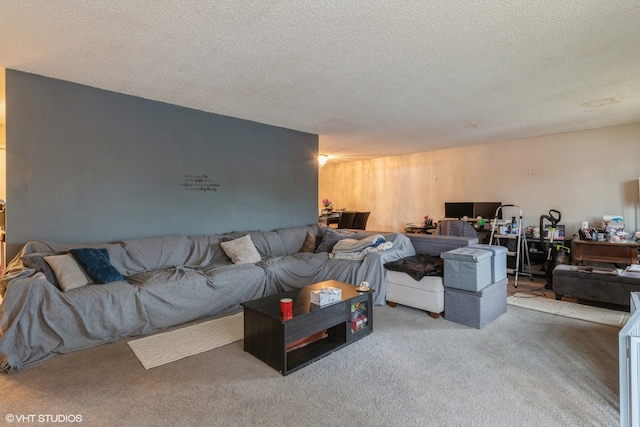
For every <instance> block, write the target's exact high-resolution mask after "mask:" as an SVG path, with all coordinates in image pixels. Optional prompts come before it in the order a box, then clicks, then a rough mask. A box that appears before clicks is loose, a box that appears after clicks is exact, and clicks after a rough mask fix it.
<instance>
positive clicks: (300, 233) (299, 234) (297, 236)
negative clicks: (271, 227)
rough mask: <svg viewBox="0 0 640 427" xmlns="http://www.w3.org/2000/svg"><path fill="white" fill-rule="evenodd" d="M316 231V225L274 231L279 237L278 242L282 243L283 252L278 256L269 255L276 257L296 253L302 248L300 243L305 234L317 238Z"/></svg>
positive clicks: (317, 231) (317, 232)
mask: <svg viewBox="0 0 640 427" xmlns="http://www.w3.org/2000/svg"><path fill="white" fill-rule="evenodd" d="M318 229H319V227H318V224H310V225H306V226H301V227H289V228H279V229H277V230H275V231H276V233H278V235H279V236H280V240H281V241H282V245H283V249H284V250H283V252H282V253H280V254H275V253H274V254H271V255H272V256H278V255H293V254H295V253H296V252H298V250H299V249H300V247H301V246H302V243H303V242H304V240H305V238H306V236H307V232H309V233H311V234H313V235H314V236H318V235H319V234H320V232H319V230H318ZM319 243H320V241H319V239H318V244H319ZM316 246H317V244H316Z"/></svg>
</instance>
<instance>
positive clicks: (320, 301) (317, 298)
mask: <svg viewBox="0 0 640 427" xmlns="http://www.w3.org/2000/svg"><path fill="white" fill-rule="evenodd" d="M338 301H342V289H338V288H322V289H320V290H317V291H311V304H316V305H326V304H331V303H333V302H338Z"/></svg>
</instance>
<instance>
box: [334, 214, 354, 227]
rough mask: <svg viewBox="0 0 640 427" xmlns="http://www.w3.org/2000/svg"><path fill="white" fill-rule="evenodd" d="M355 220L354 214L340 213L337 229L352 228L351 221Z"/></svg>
mask: <svg viewBox="0 0 640 427" xmlns="http://www.w3.org/2000/svg"><path fill="white" fill-rule="evenodd" d="M355 218H356V213H355V212H342V213H340V219H339V220H338V228H353V220H354V219H355Z"/></svg>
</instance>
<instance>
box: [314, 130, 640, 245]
mask: <svg viewBox="0 0 640 427" xmlns="http://www.w3.org/2000/svg"><path fill="white" fill-rule="evenodd" d="M319 177H320V178H319V188H318V198H319V201H318V206H320V200H322V199H323V198H329V199H330V200H331V201H332V202H333V203H334V207H335V208H347V209H352V210H360V211H371V216H370V218H369V222H368V224H367V230H380V231H400V230H402V229H403V228H404V224H405V223H407V222H419V221H421V219H422V218H423V217H424V215H429V216H430V217H434V218H435V219H436V220H439V219H440V218H441V217H442V216H443V215H444V202H446V201H452V202H455V201H476V202H493V201H498V202H502V203H503V204H516V205H519V206H521V207H522V210H523V217H524V221H523V222H524V226H528V225H537V224H538V223H539V221H540V216H541V215H543V214H547V213H548V211H549V209H556V210H559V211H560V212H561V213H562V220H561V224H564V225H565V226H566V229H567V230H566V232H567V235H571V234H573V233H575V232H577V230H578V228H579V227H580V224H581V222H582V221H589V222H590V224H596V225H599V224H600V220H601V218H602V215H608V214H612V215H623V216H624V219H625V223H626V230H627V231H636V230H640V218H639V213H640V204H639V203H640V202H639V189H638V178H639V177H640V123H636V124H632V125H625V126H616V127H610V128H603V129H596V130H589V131H581V132H572V133H566V134H560V135H551V136H544V137H537V138H528V139H522V140H517V141H508V142H498V143H492V144H486V145H477V146H472V147H464V148H456V149H448V150H440V151H431V152H424V153H418V154H411V155H404V156H397V157H386V158H380V159H374V160H366V161H357V162H348V163H331V162H329V164H327V166H325V167H324V169H323V170H322V172H320V174H319ZM510 212H511V211H508V210H507V209H505V212H504V213H505V214H506V215H509V216H510V215H511V213H510ZM545 223H548V222H545Z"/></svg>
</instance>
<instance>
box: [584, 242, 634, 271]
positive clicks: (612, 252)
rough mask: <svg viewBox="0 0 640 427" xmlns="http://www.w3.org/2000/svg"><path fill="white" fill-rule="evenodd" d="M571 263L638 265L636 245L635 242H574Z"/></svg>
mask: <svg viewBox="0 0 640 427" xmlns="http://www.w3.org/2000/svg"><path fill="white" fill-rule="evenodd" d="M573 250H574V252H573V262H574V264H581V263H582V262H583V261H596V262H606V263H611V264H627V265H629V264H638V244H637V243H636V242H624V243H622V242H620V243H614V242H597V241H589V240H575V241H574V249H573Z"/></svg>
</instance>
